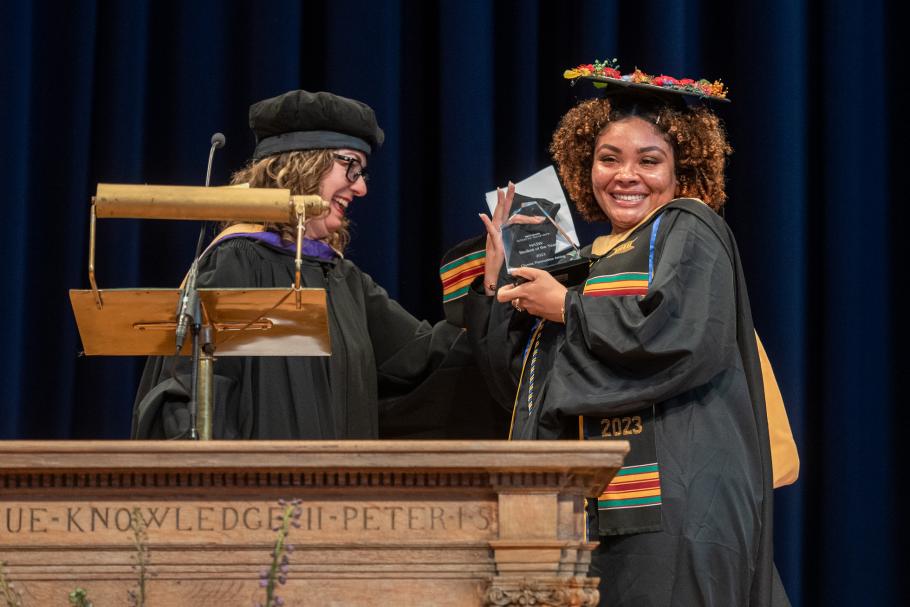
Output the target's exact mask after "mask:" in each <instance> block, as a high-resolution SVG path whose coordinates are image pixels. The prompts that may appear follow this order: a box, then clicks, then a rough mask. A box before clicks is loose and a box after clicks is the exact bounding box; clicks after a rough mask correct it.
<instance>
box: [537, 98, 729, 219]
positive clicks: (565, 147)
mask: <svg viewBox="0 0 910 607" xmlns="http://www.w3.org/2000/svg"><path fill="white" fill-rule="evenodd" d="M614 106H615V107H614ZM631 116H638V117H640V118H642V119H644V120H646V121H648V122H650V123H651V124H653V125H654V128H655V129H657V131H658V132H660V133H661V134H662V135H663V136H664V137H665V138H666V140H667V143H669V144H670V146H671V147H672V149H673V158H674V160H675V170H676V182H677V186H676V196H677V197H684V198H700V199H701V200H703V201H704V202H706V203H707V204H708V206H710V207H711V208H712V209H714V210H715V211H719V210H720V208H721V207H722V206H723V205H724V203H725V202H726V200H727V193H726V191H725V189H724V165H725V164H726V158H727V155H729V154H730V153H731V152H732V151H733V150H732V148H731V147H730V144H729V143H727V136H726V133H725V132H724V128H723V125H722V124H721V122H720V119H719V118H718V117H717V116H716V115H715V114H714V112H712V111H711V110H709V109H707V108H705V107H698V108H691V109H685V110H682V109H677V108H674V107H670V106H668V105H666V104H654V103H651V104H649V103H634V104H631V105H627V104H619V103H613V102H611V99H610V98H605V99H589V100H586V101H582V102H581V103H579V104H578V105H576V106H575V107H573V108H572V109H571V110H569V111H568V112H567V113H566V115H565V116H563V117H562V120H561V121H560V123H559V126H558V127H557V129H556V131H554V133H553V139H552V141H551V142H550V153H551V154H552V155H553V160H555V161H556V166H557V169H558V170H559V176H560V178H561V179H562V183H563V185H564V186H565V188H566V190H567V191H568V193H569V197H570V198H571V199H572V201H573V202H574V203H575V208H577V209H578V212H579V213H580V214H581V216H582V217H584V218H585V219H586V220H587V221H607V220H608V218H607V216H606V215H605V214H604V212H603V210H602V209H601V208H600V205H598V204H597V200H596V199H595V198H594V191H593V189H592V187H591V167H592V165H593V162H594V143H595V142H596V140H597V137H598V136H599V135H600V134H601V133H602V132H603V131H604V129H606V128H607V126H608V125H609V124H610V123H611V122H618V121H620V120H623V119H624V118H629V117H631Z"/></svg>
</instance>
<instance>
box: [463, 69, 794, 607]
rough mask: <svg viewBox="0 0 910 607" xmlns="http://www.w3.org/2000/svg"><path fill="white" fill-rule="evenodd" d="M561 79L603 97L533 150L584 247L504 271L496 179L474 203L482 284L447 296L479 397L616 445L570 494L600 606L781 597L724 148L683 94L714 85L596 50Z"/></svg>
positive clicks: (715, 126)
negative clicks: (481, 213)
mask: <svg viewBox="0 0 910 607" xmlns="http://www.w3.org/2000/svg"><path fill="white" fill-rule="evenodd" d="M567 77H579V78H587V79H591V80H594V81H595V82H596V83H597V84H599V85H606V95H605V96H604V97H603V98H599V99H591V100H586V101H582V102H580V103H579V104H578V105H576V106H575V107H574V108H572V109H571V110H569V112H568V113H567V114H566V115H565V116H564V117H563V118H562V121H561V123H560V125H559V127H558V128H557V129H556V132H555V133H554V135H553V140H552V143H551V146H550V151H551V153H552V154H553V157H554V159H555V161H556V165H557V169H558V171H559V175H560V178H561V180H562V183H563V185H564V187H565V188H566V190H567V191H568V193H569V196H570V198H571V199H572V201H573V202H574V204H575V206H576V208H577V209H578V211H579V212H580V213H581V215H582V216H583V217H584V218H585V219H587V220H589V221H608V222H609V233H608V234H606V235H604V236H601V237H599V238H597V239H596V240H595V241H594V243H593V244H592V245H591V246H590V247H587V248H586V249H585V250H584V252H583V253H584V255H586V256H587V257H588V258H589V259H590V270H589V274H588V276H587V278H586V279H585V280H584V281H583V283H582V284H579V285H576V286H570V287H566V286H564V285H563V284H560V283H559V282H557V281H556V280H555V279H554V278H553V277H552V276H551V275H550V274H548V273H547V272H545V271H542V270H537V269H533V268H518V269H513V270H511V278H514V277H519V278H521V279H522V282H521V284H518V285H514V284H512V283H511V281H510V280H508V279H507V277H506V275H505V274H501V269H502V262H503V258H504V253H503V249H502V241H501V234H500V226H501V225H502V224H503V222H505V221H506V220H507V212H508V211H507V209H509V207H510V206H511V195H512V192H511V191H507V192H504V193H502V192H501V193H500V195H499V204H498V206H497V209H496V211H495V212H494V213H493V216H492V217H484V223H485V224H486V227H487V231H488V244H487V261H486V266H485V276H484V284H483V285H480V284H475V286H474V289H473V292H472V294H471V295H470V298H469V301H468V302H467V303H466V324H467V326H468V327H469V336H470V338H471V339H472V342H473V345H474V348H475V352H476V355H477V356H478V360H480V361H481V363H482V365H483V368H484V370H485V374H486V377H487V380H488V382H489V383H490V384H491V387H492V388H493V390H494V391H495V392H496V393H497V394H500V395H502V394H507V393H510V394H513V395H515V400H514V402H513V403H511V404H512V409H513V413H512V429H511V436H512V438H516V439H553V438H563V439H576V440H577V439H583V440H602V439H622V440H628V441H629V442H630V443H631V451H630V453H629V455H628V457H627V459H626V461H625V465H624V466H623V468H622V469H621V470H620V471H619V472H618V474H617V475H616V477H615V478H614V480H613V481H612V482H611V484H610V485H609V486H608V487H607V489H606V490H605V492H604V493H603V494H602V495H600V496H598V497H597V498H596V499H591V500H589V508H588V512H589V514H590V516H589V534H590V537H591V539H592V540H595V541H596V540H597V539H599V540H600V545H599V547H598V548H597V549H596V550H595V552H594V555H593V562H592V567H591V575H596V576H599V577H600V578H601V584H600V593H601V604H603V605H608V606H609V607H626V606H628V607H632V606H636V607H639V606H670V605H678V606H680V607H682V606H686V607H691V606H695V605H713V606H724V607H731V606H734V605H736V606H744V605H751V606H759V605H761V606H768V605H787V604H789V603H788V600H787V598H786V595H785V593H784V590H783V587H782V585H781V584H780V580H779V578H778V576H777V574H776V571H775V569H774V565H773V560H772V558H773V556H772V555H773V547H772V514H773V511H772V502H773V498H772V477H771V462H770V453H769V446H768V425H767V418H766V411H765V400H764V394H763V391H762V376H761V369H760V366H759V357H758V352H757V347H756V339H755V334H754V329H753V325H752V317H751V312H750V307H749V300H748V295H747V292H746V283H745V280H744V277H743V274H742V268H741V264H740V260H739V255H738V252H737V248H736V244H735V241H734V239H733V235H732V233H731V232H730V230H729V228H728V227H727V225H726V223H725V222H724V220H723V219H722V218H721V217H720V215H718V213H717V211H718V210H719V209H720V208H721V207H722V206H723V205H724V203H725V202H726V198H727V196H726V192H725V187H724V165H725V162H726V156H727V155H728V154H729V153H730V146H729V144H728V143H727V139H726V135H725V133H724V130H723V128H722V125H721V123H720V120H719V119H718V118H717V116H716V115H715V114H714V112H712V111H711V110H710V109H709V108H708V107H706V105H705V104H704V103H703V98H709V99H724V97H725V92H724V91H723V87H722V85H720V83H707V82H705V81H701V82H697V83H696V82H694V81H691V80H675V79H672V78H668V77H665V76H661V77H658V78H651V77H649V76H647V75H646V74H643V73H642V72H639V71H636V72H635V73H634V74H630V75H627V76H621V75H620V73H619V72H618V71H617V70H616V69H614V68H613V67H612V66H610V65H605V64H598V65H595V66H580V67H579V68H578V69H577V70H574V71H570V72H567ZM692 102H694V103H692Z"/></svg>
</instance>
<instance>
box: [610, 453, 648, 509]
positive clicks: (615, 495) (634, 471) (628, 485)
mask: <svg viewBox="0 0 910 607" xmlns="http://www.w3.org/2000/svg"><path fill="white" fill-rule="evenodd" d="M660 503H661V499H660V472H659V470H658V468H657V462H655V463H653V464H643V465H639V466H624V467H623V468H621V469H620V470H619V472H617V473H616V476H615V477H613V480H612V481H610V484H609V485H607V488H606V489H605V490H604V492H603V494H602V495H601V496H600V497H599V498H597V507H598V508H599V509H601V510H622V509H626V508H641V507H644V506H657V505H660Z"/></svg>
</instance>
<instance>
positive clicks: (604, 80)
mask: <svg viewBox="0 0 910 607" xmlns="http://www.w3.org/2000/svg"><path fill="white" fill-rule="evenodd" d="M563 77H564V78H565V79H566V80H572V81H573V82H572V84H575V82H577V81H578V79H580V78H584V79H586V80H592V81H593V84H594V86H595V87H597V88H604V87H606V86H607V85H608V84H619V85H621V86H626V87H635V88H642V89H651V90H653V89H658V90H660V91H667V92H675V93H682V94H684V95H696V96H698V97H706V98H709V99H717V100H720V101H730V100H729V99H727V89H726V88H724V83H723V82H721V81H720V80H715V81H714V82H710V81H708V80H705V79H701V80H693V79H691V78H679V79H677V78H674V77H673V76H666V75H663V74H661V75H660V76H651V75H650V74H646V73H644V72H643V71H641V70H640V69H638V68H635V71H634V72H632V73H631V74H622V73H620V71H619V63H617V60H616V59H615V58H613V59H608V60H606V61H594V63H588V64H582V65H579V66H578V67H576V68H573V69H570V70H566V71H565V72H564V73H563Z"/></svg>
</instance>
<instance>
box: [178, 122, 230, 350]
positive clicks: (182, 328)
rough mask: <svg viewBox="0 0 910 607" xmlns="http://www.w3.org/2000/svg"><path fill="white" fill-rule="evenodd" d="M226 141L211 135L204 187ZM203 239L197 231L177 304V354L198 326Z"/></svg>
mask: <svg viewBox="0 0 910 607" xmlns="http://www.w3.org/2000/svg"><path fill="white" fill-rule="evenodd" d="M225 142H226V140H225V137H224V134H223V133H215V134H214V135H212V147H211V148H209V164H208V167H207V168H206V170H205V187H209V183H210V182H211V179H212V160H213V159H214V158H215V150H217V149H218V148H221V147H224V144H225ZM204 237H205V228H204V227H203V229H201V230H200V231H199V239H198V240H197V241H196V254H195V255H194V256H193V265H192V266H190V272H189V275H188V276H187V279H186V284H185V285H184V287H183V289H182V290H181V291H180V299H179V300H178V302H177V331H176V335H175V338H176V342H177V354H180V350H182V349H183V342H185V341H186V333H187V330H188V329H189V326H190V321H192V322H193V324H199V320H200V319H199V318H198V317H199V291H197V290H196V274H197V268H198V263H199V255H200V254H201V253H202V241H203V239H204Z"/></svg>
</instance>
